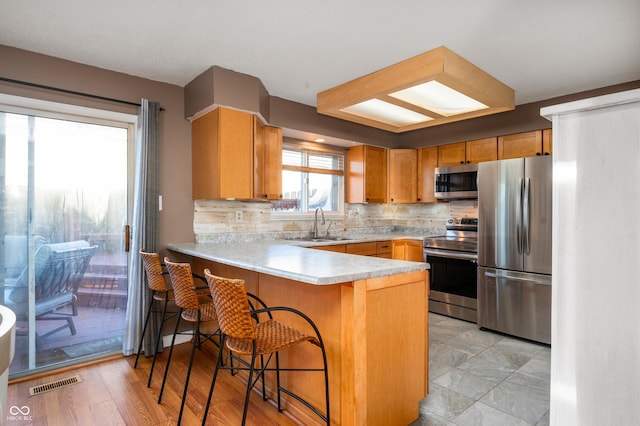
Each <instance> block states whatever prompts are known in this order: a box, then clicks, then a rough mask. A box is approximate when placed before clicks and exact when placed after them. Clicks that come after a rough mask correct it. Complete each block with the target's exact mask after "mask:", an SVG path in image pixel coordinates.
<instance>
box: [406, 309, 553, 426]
mask: <svg viewBox="0 0 640 426" xmlns="http://www.w3.org/2000/svg"><path fill="white" fill-rule="evenodd" d="M429 321H430V323H429V351H430V353H429V381H430V383H429V396H428V397H427V398H425V399H424V400H422V401H421V403H420V418H419V419H418V420H417V421H416V422H414V423H413V424H412V425H411V426H422V425H429V426H441V425H444V426H456V425H457V426H467V425H483V426H484V425H487V426H497V425H536V426H537V425H548V424H549V374H550V368H551V349H550V348H549V346H546V345H538V344H535V343H532V342H528V341H523V340H520V339H516V338H512V337H508V336H504V335H501V334H497V333H492V332H488V331H482V330H480V329H479V328H478V326H477V325H476V324H471V323H468V322H465V321H459V320H456V319H453V318H449V317H446V316H442V315H437V314H432V313H429Z"/></svg>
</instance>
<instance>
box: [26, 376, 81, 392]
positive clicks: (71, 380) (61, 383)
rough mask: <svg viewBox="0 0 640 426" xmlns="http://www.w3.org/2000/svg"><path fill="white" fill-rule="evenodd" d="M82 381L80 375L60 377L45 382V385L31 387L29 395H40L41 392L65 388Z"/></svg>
mask: <svg viewBox="0 0 640 426" xmlns="http://www.w3.org/2000/svg"><path fill="white" fill-rule="evenodd" d="M81 381H82V380H80V376H73V377H67V378H66V379H60V380H56V381H55V382H51V383H45V384H44V385H39V386H34V387H32V388H29V395H31V396H34V395H40V394H41V393H45V392H48V391H52V390H56V389H59V388H63V387H65V386H70V385H74V384H76V383H80V382H81Z"/></svg>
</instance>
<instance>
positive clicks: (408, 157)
mask: <svg viewBox="0 0 640 426" xmlns="http://www.w3.org/2000/svg"><path fill="white" fill-rule="evenodd" d="M388 153H389V166H388V168H389V202H391V203H415V202H416V201H417V198H418V197H417V189H416V186H417V180H416V177H417V175H418V171H417V169H418V153H417V151H416V150H415V149H390V150H388Z"/></svg>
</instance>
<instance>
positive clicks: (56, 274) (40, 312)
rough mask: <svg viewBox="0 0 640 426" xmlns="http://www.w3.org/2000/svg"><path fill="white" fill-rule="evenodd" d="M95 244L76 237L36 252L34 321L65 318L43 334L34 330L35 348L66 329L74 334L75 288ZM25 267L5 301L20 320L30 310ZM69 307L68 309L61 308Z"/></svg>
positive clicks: (76, 313)
mask: <svg viewBox="0 0 640 426" xmlns="http://www.w3.org/2000/svg"><path fill="white" fill-rule="evenodd" d="M96 249H97V246H90V245H89V243H88V242H87V241H84V240H78V241H72V242H66V243H57V244H43V245H41V246H40V247H38V248H37V250H36V252H35V268H34V270H35V317H36V320H37V321H64V322H65V323H64V324H62V325H61V326H59V327H56V328H54V329H53V330H49V331H47V332H46V333H44V334H39V333H36V348H38V351H41V350H42V341H43V339H44V338H46V337H48V336H51V335H52V334H54V333H57V332H59V331H62V330H64V329H66V328H68V329H69V330H70V332H71V334H72V335H75V334H76V327H75V324H74V323H73V317H74V316H77V315H78V307H77V300H78V297H77V291H78V287H79V285H80V283H81V281H82V278H83V277H84V273H85V272H86V270H87V266H88V265H89V262H90V261H91V257H92V256H93V255H94V253H95V251H96ZM28 273H29V271H28V266H24V268H23V270H22V272H21V273H20V275H19V276H18V277H17V278H16V279H15V281H14V282H12V283H10V285H7V287H12V290H11V292H10V293H9V296H8V297H7V299H6V300H5V302H6V304H7V306H9V307H10V308H11V309H12V310H13V311H14V312H16V314H17V315H18V316H19V319H21V320H26V317H27V314H28V310H29V305H28V303H29V293H28ZM67 306H70V307H71V312H66V311H62V308H64V307H67Z"/></svg>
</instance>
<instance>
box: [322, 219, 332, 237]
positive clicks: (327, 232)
mask: <svg viewBox="0 0 640 426" xmlns="http://www.w3.org/2000/svg"><path fill="white" fill-rule="evenodd" d="M333 224H334V222H333V221H332V220H330V221H329V226H327V231H326V232H325V234H324V237H325V238H329V229H331V225H333Z"/></svg>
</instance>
